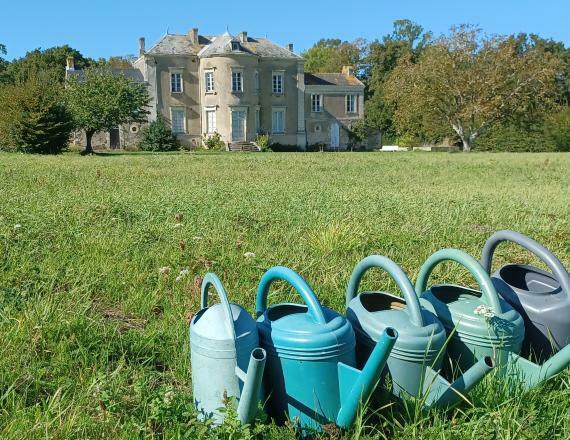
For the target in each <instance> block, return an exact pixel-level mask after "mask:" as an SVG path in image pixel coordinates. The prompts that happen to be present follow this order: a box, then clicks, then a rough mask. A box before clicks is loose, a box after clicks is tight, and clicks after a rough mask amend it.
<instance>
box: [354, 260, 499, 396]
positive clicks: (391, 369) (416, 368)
mask: <svg viewBox="0 0 570 440" xmlns="http://www.w3.org/2000/svg"><path fill="white" fill-rule="evenodd" d="M371 268H379V269H383V270H385V271H386V272H388V274H389V275H390V276H391V277H392V279H393V280H394V281H395V282H396V284H397V286H398V287H399V288H400V291H401V292H402V294H403V299H402V298H400V297H397V296H395V295H392V294H390V293H386V292H379V291H373V292H362V293H360V295H359V294H358V286H359V284H360V281H361V279H362V277H363V276H364V274H365V273H366V272H367V271H368V270H369V269H371ZM346 307H347V312H346V316H347V318H348V320H349V321H350V323H351V324H352V327H353V328H354V332H355V334H356V357H357V365H358V366H359V367H360V366H361V365H363V364H365V363H366V361H367V360H368V356H369V354H370V352H371V351H372V348H373V347H374V345H375V344H376V341H377V340H378V338H379V337H380V335H381V334H382V333H383V332H384V330H385V328H386V327H388V326H390V327H393V328H394V329H396V331H397V332H398V335H399V337H398V340H397V341H396V343H395V345H394V347H393V348H392V351H391V352H390V356H389V358H388V362H387V365H386V370H387V372H388V373H389V375H390V378H391V382H392V392H393V393H394V394H395V395H396V396H398V397H404V396H406V395H407V396H413V397H420V398H422V400H423V404H424V406H425V407H435V406H439V407H450V406H453V405H455V404H456V403H459V402H461V400H463V396H464V395H465V394H466V393H467V392H468V391H469V390H470V389H471V388H472V387H473V386H474V385H476V384H477V383H478V382H479V381H480V380H481V379H482V378H483V377H484V376H485V375H486V374H487V373H488V372H489V371H491V369H492V368H493V360H492V359H491V358H490V357H483V359H481V360H480V361H478V362H477V363H476V364H475V365H474V366H472V367H471V368H470V369H469V370H468V371H467V372H465V374H464V375H463V376H461V377H460V378H458V379H457V380H456V381H455V382H454V383H453V384H450V383H449V382H448V381H447V380H445V379H444V378H443V377H442V376H441V375H440V374H439V372H438V370H439V369H440V366H441V363H442V360H443V357H444V354H445V342H446V338H447V337H446V333H445V329H444V327H443V325H442V324H441V322H440V321H439V319H438V318H437V317H436V316H435V314H434V313H433V308H432V306H431V304H430V303H429V302H428V301H427V300H425V299H423V298H420V299H418V297H417V296H416V292H415V290H414V287H413V285H412V282H411V281H410V280H409V278H408V277H407V276H406V274H405V273H404V271H403V270H402V269H401V268H400V266H398V265H397V264H396V263H394V262H393V261H392V260H390V259H389V258H387V257H383V256H380V255H371V256H369V257H366V258H364V259H363V260H362V261H361V262H360V263H358V264H357V265H356V267H355V268H354V270H353V272H352V275H351V277H350V281H349V283H348V288H347V290H346Z"/></svg>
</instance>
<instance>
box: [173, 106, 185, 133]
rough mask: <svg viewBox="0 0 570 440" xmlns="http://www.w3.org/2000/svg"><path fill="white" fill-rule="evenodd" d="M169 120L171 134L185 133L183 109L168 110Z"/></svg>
mask: <svg viewBox="0 0 570 440" xmlns="http://www.w3.org/2000/svg"><path fill="white" fill-rule="evenodd" d="M170 114H171V118H172V133H185V132H186V124H185V119H186V116H185V112H184V110H183V109H175V108H173V109H171V110H170Z"/></svg>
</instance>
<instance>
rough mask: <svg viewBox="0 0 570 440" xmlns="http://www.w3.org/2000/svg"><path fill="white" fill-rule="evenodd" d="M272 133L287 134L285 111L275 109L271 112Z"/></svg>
mask: <svg viewBox="0 0 570 440" xmlns="http://www.w3.org/2000/svg"><path fill="white" fill-rule="evenodd" d="M271 132H272V133H276V134H279V133H285V109H284V108H274V109H273V111H272V112H271Z"/></svg>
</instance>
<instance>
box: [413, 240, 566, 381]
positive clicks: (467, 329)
mask: <svg viewBox="0 0 570 440" xmlns="http://www.w3.org/2000/svg"><path fill="white" fill-rule="evenodd" d="M448 260H449V261H455V262H457V263H459V264H461V265H463V266H464V267H465V268H467V269H468V270H469V272H471V274H472V275H473V276H474V277H475V279H476V281H477V283H478V284H479V286H480V288H481V290H480V291H478V290H473V289H469V288H467V287H462V286H457V285H453V284H440V285H433V286H431V287H430V288H429V289H427V282H428V278H429V276H430V274H431V272H432V270H433V269H434V268H435V266H437V265H438V264H439V263H441V262H443V261H448ZM416 291H417V292H423V293H422V294H421V296H422V298H424V299H426V300H427V301H429V302H430V303H431V304H432V306H433V308H434V311H435V313H436V315H437V317H438V318H439V319H440V321H441V322H442V323H443V325H444V327H445V330H446V332H447V334H448V335H451V339H450V341H449V344H448V347H447V353H448V356H449V358H450V359H451V360H452V361H453V362H456V363H457V364H458V366H459V367H460V368H461V369H462V370H466V369H468V368H470V367H471V366H472V365H473V364H474V363H476V362H477V361H478V360H480V359H481V358H483V357H485V356H491V357H493V359H494V360H495V362H496V364H497V366H498V371H499V373H500V374H501V375H503V376H506V377H507V378H508V379H512V380H513V381H516V382H517V383H519V382H520V383H522V384H523V385H524V386H525V387H526V388H532V387H534V386H535V385H537V384H538V383H540V382H542V381H544V380H546V379H548V378H550V377H552V376H553V375H555V374H557V373H559V372H560V371H562V370H563V369H564V368H566V367H567V366H568V363H569V362H570V347H566V348H565V349H563V350H562V351H560V352H559V353H558V354H557V355H555V356H554V357H552V358H550V360H548V361H547V362H545V363H544V364H542V365H537V364H534V363H532V362H530V361H528V360H527V359H525V358H523V357H521V356H520V355H519V353H520V351H521V348H522V342H523V340H524V335H525V329H524V321H523V318H522V317H521V315H520V314H519V313H518V312H517V311H516V310H515V309H514V308H513V307H512V306H511V305H510V304H509V303H507V302H506V301H504V300H503V299H501V298H500V297H499V295H498V294H497V291H496V289H495V286H494V285H493V283H492V281H491V279H490V278H489V275H487V273H486V271H485V269H484V268H483V267H482V266H481V264H479V262H477V261H476V260H475V259H474V258H473V257H471V256H470V255H468V254H466V253H465V252H462V251H459V250H456V249H443V250H440V251H438V252H436V253H435V254H433V255H432V256H431V257H429V258H428V259H427V260H426V262H425V263H424V264H423V266H422V267H421V269H420V273H419V275H418V279H417V282H416ZM511 383H514V382H512V381H511Z"/></svg>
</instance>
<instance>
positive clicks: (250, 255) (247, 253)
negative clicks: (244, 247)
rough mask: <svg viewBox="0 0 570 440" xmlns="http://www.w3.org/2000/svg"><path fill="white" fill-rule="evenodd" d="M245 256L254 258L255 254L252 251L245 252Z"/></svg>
mask: <svg viewBox="0 0 570 440" xmlns="http://www.w3.org/2000/svg"><path fill="white" fill-rule="evenodd" d="M243 256H244V257H245V258H255V254H254V253H253V252H246V253H245V254H243Z"/></svg>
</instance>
